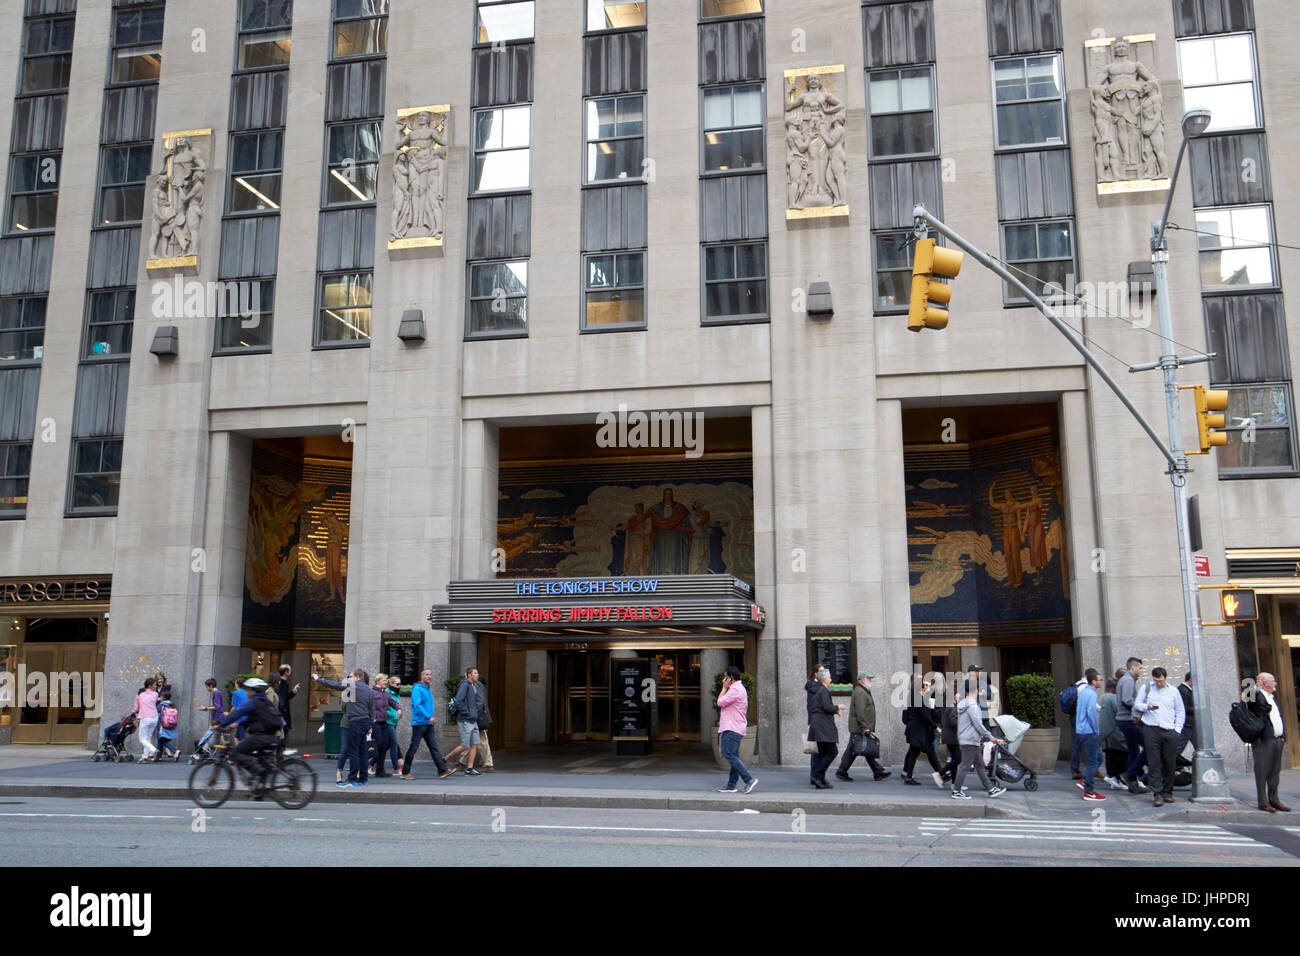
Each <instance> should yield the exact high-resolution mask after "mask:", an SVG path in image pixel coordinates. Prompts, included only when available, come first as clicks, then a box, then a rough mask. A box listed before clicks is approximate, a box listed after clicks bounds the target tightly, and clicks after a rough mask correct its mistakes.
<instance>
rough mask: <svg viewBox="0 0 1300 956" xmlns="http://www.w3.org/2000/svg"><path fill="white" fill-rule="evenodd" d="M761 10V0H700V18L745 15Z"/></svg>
mask: <svg viewBox="0 0 1300 956" xmlns="http://www.w3.org/2000/svg"><path fill="white" fill-rule="evenodd" d="M762 12H763V0H700V19H701V20H714V19H717V18H719V17H747V16H753V15H755V14H761V13H762Z"/></svg>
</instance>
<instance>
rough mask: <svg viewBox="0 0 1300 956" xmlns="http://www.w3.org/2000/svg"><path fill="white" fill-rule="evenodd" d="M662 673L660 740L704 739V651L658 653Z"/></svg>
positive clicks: (657, 662)
mask: <svg viewBox="0 0 1300 956" xmlns="http://www.w3.org/2000/svg"><path fill="white" fill-rule="evenodd" d="M653 660H654V662H655V665H656V669H657V670H658V673H659V683H658V690H657V694H658V698H657V699H658V703H659V734H658V736H657V737H655V739H656V740H699V739H700V652H699V651H668V652H666V653H663V654H655V655H654V657H653Z"/></svg>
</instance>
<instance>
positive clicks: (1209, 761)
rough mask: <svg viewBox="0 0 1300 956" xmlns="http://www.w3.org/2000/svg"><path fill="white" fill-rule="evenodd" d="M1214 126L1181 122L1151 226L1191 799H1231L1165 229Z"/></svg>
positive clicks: (1206, 119)
mask: <svg viewBox="0 0 1300 956" xmlns="http://www.w3.org/2000/svg"><path fill="white" fill-rule="evenodd" d="M1209 125H1210V113H1209V111H1208V110H1192V111H1190V112H1189V113H1187V115H1186V116H1184V117H1183V142H1182V145H1181V146H1180V147H1179V148H1178V160H1177V162H1176V163H1175V164H1174V175H1173V178H1172V179H1171V180H1170V182H1169V197H1168V198H1167V199H1166V200H1165V209H1164V213H1163V214H1162V215H1161V217H1160V221H1159V222H1154V223H1152V224H1151V272H1152V274H1153V279H1154V282H1155V297H1156V307H1157V309H1158V311H1159V314H1160V363H1159V368H1160V369H1161V370H1162V371H1163V373H1164V380H1165V408H1166V411H1167V413H1168V416H1169V450H1170V451H1171V452H1173V453H1174V456H1175V458H1176V459H1177V461H1176V462H1174V463H1172V464H1171V465H1170V466H1169V469H1168V471H1167V472H1166V474H1168V475H1169V481H1170V483H1171V484H1172V485H1173V487H1174V514H1175V516H1176V518H1177V523H1178V566H1179V571H1180V573H1181V575H1182V583H1183V616H1184V619H1185V622H1186V629H1187V655H1188V658H1189V660H1190V662H1191V667H1192V705H1193V707H1194V708H1195V712H1196V718H1197V719H1196V740H1195V741H1194V744H1195V746H1196V755H1195V757H1194V759H1193V765H1192V799H1193V800H1216V801H1222V800H1225V799H1231V795H1230V794H1229V792H1228V775H1227V772H1226V770H1225V769H1224V766H1223V756H1222V755H1221V754H1220V753H1219V752H1218V751H1217V750H1216V749H1215V748H1214V723H1213V720H1214V716H1213V714H1211V713H1210V709H1209V694H1208V690H1209V688H1208V686H1207V684H1206V674H1207V671H1206V667H1205V648H1204V645H1203V643H1202V642H1203V639H1204V634H1203V633H1202V631H1201V611H1200V605H1199V600H1198V598H1199V590H1198V588H1197V587H1196V578H1195V576H1194V574H1193V568H1192V539H1191V525H1190V521H1189V518H1188V513H1187V475H1188V473H1189V471H1190V468H1189V466H1188V463H1187V455H1186V453H1185V452H1184V450H1183V436H1182V421H1181V414H1180V411H1181V410H1180V406H1179V402H1178V365H1179V360H1178V356H1177V355H1176V354H1175V353H1174V319H1173V308H1172V306H1171V305H1170V302H1169V274H1168V265H1169V247H1168V244H1167V242H1166V240H1165V230H1166V229H1167V227H1168V225H1169V210H1170V207H1171V206H1172V205H1173V200H1174V190H1175V189H1176V188H1177V187H1178V173H1179V171H1180V170H1181V169H1182V165H1183V155H1184V154H1185V153H1186V152H1187V143H1188V141H1189V140H1191V139H1193V138H1195V137H1197V136H1199V135H1201V133H1203V132H1205V128H1206V127H1207V126H1209Z"/></svg>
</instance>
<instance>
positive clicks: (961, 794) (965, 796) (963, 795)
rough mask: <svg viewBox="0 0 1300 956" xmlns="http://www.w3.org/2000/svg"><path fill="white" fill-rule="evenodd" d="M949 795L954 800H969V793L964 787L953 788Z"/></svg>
mask: <svg viewBox="0 0 1300 956" xmlns="http://www.w3.org/2000/svg"><path fill="white" fill-rule="evenodd" d="M949 796H950V797H952V798H953V799H954V800H969V799H970V794H969V793H967V792H966V791H965V790H964V789H962V790H954V791H953V792H952V793H950V794H949Z"/></svg>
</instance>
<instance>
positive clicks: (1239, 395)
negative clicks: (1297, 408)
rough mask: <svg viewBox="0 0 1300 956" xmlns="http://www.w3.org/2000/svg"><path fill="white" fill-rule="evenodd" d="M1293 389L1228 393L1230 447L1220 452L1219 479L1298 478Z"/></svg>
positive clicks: (1272, 387)
mask: <svg viewBox="0 0 1300 956" xmlns="http://www.w3.org/2000/svg"><path fill="white" fill-rule="evenodd" d="M1291 408H1292V404H1291V386H1290V385H1289V384H1278V385H1250V386H1247V387H1244V388H1242V387H1237V388H1229V389H1228V409H1227V428H1226V429H1225V431H1226V432H1227V433H1228V444H1226V445H1224V446H1223V447H1222V448H1220V449H1219V451H1218V453H1217V455H1218V460H1219V477H1221V478H1233V477H1240V478H1246V477H1249V478H1264V477H1276V476H1287V475H1293V474H1295V472H1296V470H1297V468H1296V461H1297V459H1296V440H1295V429H1294V428H1293V421H1294V419H1293V417H1292V414H1291Z"/></svg>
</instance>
